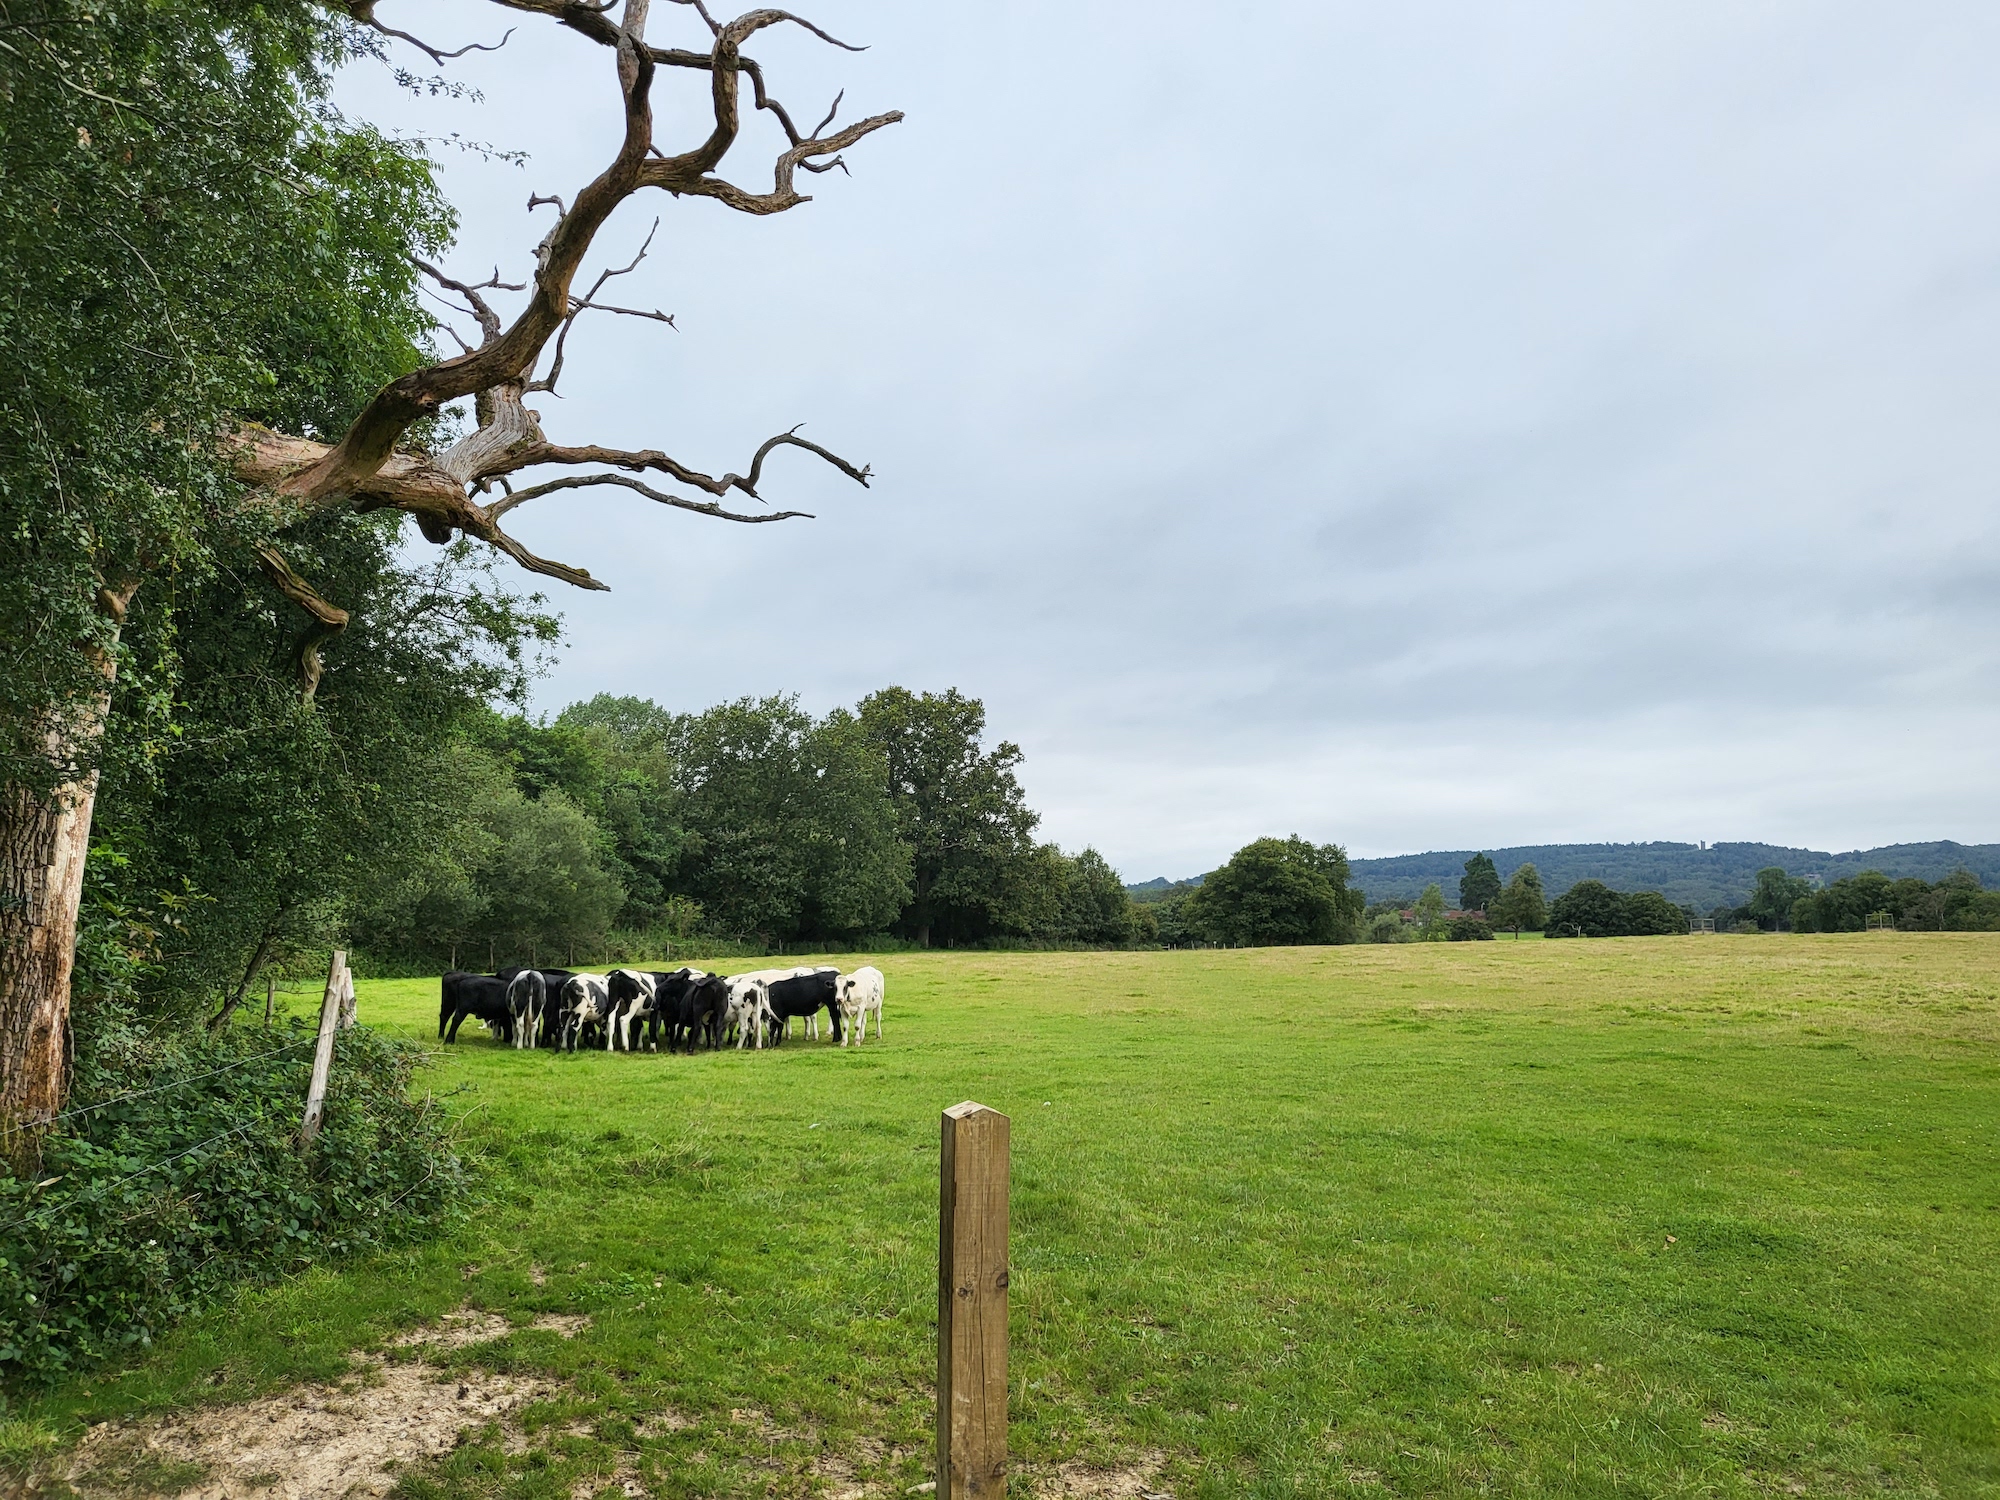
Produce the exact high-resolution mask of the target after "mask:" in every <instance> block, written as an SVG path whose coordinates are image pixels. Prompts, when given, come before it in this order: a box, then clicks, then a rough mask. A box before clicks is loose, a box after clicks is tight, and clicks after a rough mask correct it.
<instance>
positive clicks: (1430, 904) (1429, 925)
mask: <svg viewBox="0 0 2000 1500" xmlns="http://www.w3.org/2000/svg"><path fill="white" fill-rule="evenodd" d="M1444 913H1445V904H1444V890H1443V889H1442V887H1440V886H1439V885H1438V884H1437V882H1436V881H1432V882H1431V883H1430V884H1429V885H1427V886H1425V887H1424V890H1423V894H1422V895H1420V896H1418V897H1417V900H1416V904H1415V905H1414V906H1412V907H1411V908H1410V916H1411V918H1412V920H1413V921H1414V923H1415V925H1416V929H1417V941H1418V942H1420V943H1437V942H1442V941H1443V940H1444V938H1445V936H1446V933H1445V922H1444Z"/></svg>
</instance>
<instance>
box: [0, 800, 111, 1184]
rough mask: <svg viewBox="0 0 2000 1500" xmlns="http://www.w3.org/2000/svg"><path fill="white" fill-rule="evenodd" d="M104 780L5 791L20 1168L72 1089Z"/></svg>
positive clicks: (1, 896) (4, 969) (1, 1120)
mask: <svg viewBox="0 0 2000 1500" xmlns="http://www.w3.org/2000/svg"><path fill="white" fill-rule="evenodd" d="M96 798H97V777H96V775H95V774H92V775H91V776H89V777H88V778H86V779H85V780H84V781H83V782H81V783H79V784H74V785H71V786H67V787H63V788H62V789H61V790H60V791H58V792H57V793H56V794H55V795H54V796H49V795H47V794H39V793H37V792H35V791H32V790H30V789H28V788H25V787H7V788H5V789H4V790H0V881H4V888H0V1131H4V1132H5V1134H4V1141H5V1145H6V1155H7V1156H8V1157H9V1158H10V1159H11V1160H12V1161H13V1163H14V1165H15V1168H16V1170H17V1171H22V1170H32V1169H33V1167H34V1165H35V1163H36V1162H37V1161H39V1159H40V1152H41V1137H42V1135H43V1133H44V1132H45V1131H46V1130H47V1129H48V1127H49V1124H50V1122H51V1121H52V1120H54V1119H55V1117H56V1116H57V1115H59V1114H60V1113H62V1107H63V1099H64V1096H65V1095H66V1094H67V1092H68V1089H69V1070H68V1068H67V1066H66V1065H65V1056H66V1053H67V1050H68V1040H69V983H70V971H71V969H72V967H73V966H74V964H75V962H76V913H77V906H78V903H79V902H80V901H81V899H82V895H83V866H84V858H85V856H86V855H87V854H88V853H89V849H90V815H91V808H92V804H93V803H94V802H95V801H96Z"/></svg>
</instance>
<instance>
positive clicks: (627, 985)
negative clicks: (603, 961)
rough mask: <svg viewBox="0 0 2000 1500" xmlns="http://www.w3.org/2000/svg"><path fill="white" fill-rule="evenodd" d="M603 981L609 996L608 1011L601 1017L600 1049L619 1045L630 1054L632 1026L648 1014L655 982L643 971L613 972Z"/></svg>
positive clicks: (648, 1015)
mask: <svg viewBox="0 0 2000 1500" xmlns="http://www.w3.org/2000/svg"><path fill="white" fill-rule="evenodd" d="M604 982H605V987H606V989H608V990H609V991H610V995H611V1009H610V1011H609V1012H608V1013H607V1014H606V1016H605V1018H604V1019H605V1028H604V1050H605V1051H607V1052H609V1051H611V1050H612V1049H613V1048H614V1047H616V1046H618V1045H619V1044H620V1043H623V1045H624V1048H625V1050H626V1051H627V1052H630V1051H631V1050H632V1028H633V1026H634V1025H636V1024H637V1023H638V1022H640V1021H643V1020H646V1019H648V1018H649V1017H650V1016H651V1015H652V1012H653V992H654V989H655V987H656V984H657V981H656V980H655V979H654V977H653V975H651V974H650V973H648V972H646V971H645V970H643V969H613V970H612V971H611V972H610V973H609V974H606V975H605V976H604Z"/></svg>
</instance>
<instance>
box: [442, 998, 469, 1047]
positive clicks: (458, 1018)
mask: <svg viewBox="0 0 2000 1500" xmlns="http://www.w3.org/2000/svg"><path fill="white" fill-rule="evenodd" d="M470 1014H471V1012H470V1011H469V1010H467V1009H465V1008H464V1007H463V1006H461V1007H460V1008H459V1009H457V1010H455V1011H453V1012H452V1013H451V1029H450V1030H449V1031H447V1032H446V1033H445V1034H444V1039H445V1041H446V1042H447V1043H451V1042H455V1041H457V1040H458V1028H459V1026H460V1025H461V1024H463V1022H464V1020H465V1018H466V1017H467V1016H468V1015H470Z"/></svg>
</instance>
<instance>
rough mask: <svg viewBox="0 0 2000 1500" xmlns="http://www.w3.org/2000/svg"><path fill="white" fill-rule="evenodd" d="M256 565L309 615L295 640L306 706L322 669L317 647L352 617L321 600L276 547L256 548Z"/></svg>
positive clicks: (344, 626)
mask: <svg viewBox="0 0 2000 1500" xmlns="http://www.w3.org/2000/svg"><path fill="white" fill-rule="evenodd" d="M255 550H256V553H257V565H258V566H259V567H261V568H262V569H263V570H264V576H265V577H267V578H269V579H270V580H271V582H273V583H274V584H276V585H277V586H278V592H279V593H281V594H283V595H284V596H285V597H286V598H287V599H289V600H291V601H292V603H294V604H296V605H297V606H298V607H299V608H300V609H302V610H304V611H305V612H306V613H307V614H308V615H311V616H312V624H310V625H308V626H307V627H306V632H305V634H304V635H302V636H301V637H299V643H298V646H297V647H296V655H297V657H298V665H299V696H300V697H302V698H304V699H305V700H306V701H307V702H308V703H310V702H311V701H312V698H313V695H314V694H315V693H317V692H318V691H319V681H320V677H321V675H322V673H323V672H324V670H325V667H324V664H323V663H322V662H321V661H320V655H319V648H320V647H321V646H324V645H325V644H326V643H327V642H328V641H330V640H332V639H333V638H334V637H335V636H337V635H339V634H340V632H341V631H343V630H345V629H346V628H347V622H348V621H349V619H351V618H352V616H350V615H349V614H348V612H347V611H346V610H344V609H342V608H340V607H339V606H338V605H336V604H329V603H327V601H326V600H324V599H322V598H321V597H320V596H319V594H318V592H317V591H315V590H314V588H313V586H312V585H311V584H309V583H307V582H306V581H305V579H303V578H301V577H300V576H299V575H298V573H297V572H295V571H294V570H293V568H292V565H291V564H290V563H288V562H286V561H285V557H284V554H283V553H282V552H280V551H278V549H277V548H276V547H272V546H269V545H264V546H259V547H258V548H256V549H255Z"/></svg>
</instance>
